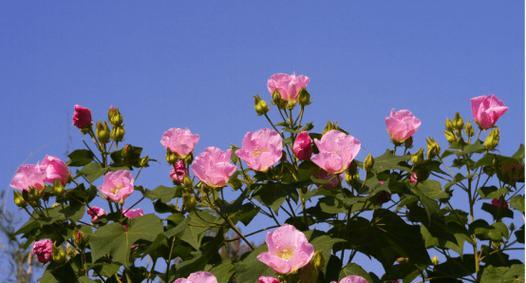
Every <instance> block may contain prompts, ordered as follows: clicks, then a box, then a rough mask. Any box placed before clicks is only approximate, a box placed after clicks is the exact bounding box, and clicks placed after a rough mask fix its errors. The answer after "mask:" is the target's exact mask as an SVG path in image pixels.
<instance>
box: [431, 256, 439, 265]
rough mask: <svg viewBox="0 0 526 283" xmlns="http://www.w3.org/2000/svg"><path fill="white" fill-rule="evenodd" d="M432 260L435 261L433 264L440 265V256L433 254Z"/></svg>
mask: <svg viewBox="0 0 526 283" xmlns="http://www.w3.org/2000/svg"><path fill="white" fill-rule="evenodd" d="M431 262H432V263H433V265H438V256H433V257H432V258H431Z"/></svg>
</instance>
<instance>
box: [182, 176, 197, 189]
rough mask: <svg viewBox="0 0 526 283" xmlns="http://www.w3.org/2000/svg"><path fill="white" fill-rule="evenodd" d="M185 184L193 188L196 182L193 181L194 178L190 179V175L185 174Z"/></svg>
mask: <svg viewBox="0 0 526 283" xmlns="http://www.w3.org/2000/svg"><path fill="white" fill-rule="evenodd" d="M183 185H184V186H185V187H187V188H191V187H193V186H194V182H192V179H190V177H188V176H184V178H183Z"/></svg>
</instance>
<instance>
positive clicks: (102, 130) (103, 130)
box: [97, 121, 110, 143]
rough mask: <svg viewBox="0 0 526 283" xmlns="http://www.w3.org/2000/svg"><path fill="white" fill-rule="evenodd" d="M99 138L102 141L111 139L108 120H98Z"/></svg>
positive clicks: (105, 141)
mask: <svg viewBox="0 0 526 283" xmlns="http://www.w3.org/2000/svg"><path fill="white" fill-rule="evenodd" d="M97 139H99V141H100V142H101V143H107V142H108V141H109V139H110V129H109V128H108V124H107V123H106V122H101V121H98V122H97Z"/></svg>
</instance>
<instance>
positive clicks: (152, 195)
mask: <svg viewBox="0 0 526 283" xmlns="http://www.w3.org/2000/svg"><path fill="white" fill-rule="evenodd" d="M144 196H145V197H147V198H149V199H151V200H161V201H162V202H165V203H167V202H169V201H171V200H172V199H173V198H174V197H176V196H181V189H180V187H166V186H158V187H157V188H155V189H153V190H151V191H149V190H146V191H145V192H144Z"/></svg>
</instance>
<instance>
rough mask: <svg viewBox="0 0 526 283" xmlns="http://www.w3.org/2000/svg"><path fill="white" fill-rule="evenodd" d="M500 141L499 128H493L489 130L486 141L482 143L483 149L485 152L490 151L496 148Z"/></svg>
mask: <svg viewBox="0 0 526 283" xmlns="http://www.w3.org/2000/svg"><path fill="white" fill-rule="evenodd" d="M499 141H500V130H499V128H494V129H493V130H491V132H490V133H489V135H488V136H487V137H486V140H485V141H484V147H485V148H486V149H487V150H492V149H495V148H496V147H497V145H498V144H499Z"/></svg>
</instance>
